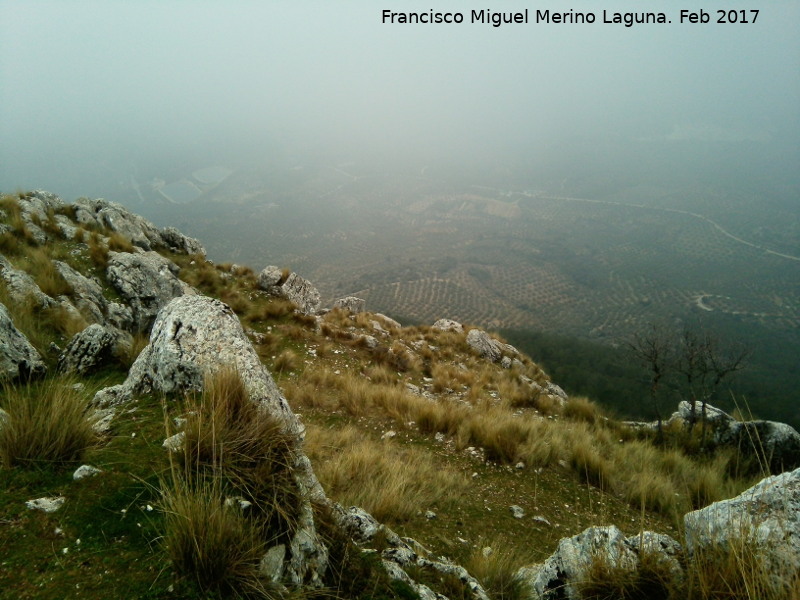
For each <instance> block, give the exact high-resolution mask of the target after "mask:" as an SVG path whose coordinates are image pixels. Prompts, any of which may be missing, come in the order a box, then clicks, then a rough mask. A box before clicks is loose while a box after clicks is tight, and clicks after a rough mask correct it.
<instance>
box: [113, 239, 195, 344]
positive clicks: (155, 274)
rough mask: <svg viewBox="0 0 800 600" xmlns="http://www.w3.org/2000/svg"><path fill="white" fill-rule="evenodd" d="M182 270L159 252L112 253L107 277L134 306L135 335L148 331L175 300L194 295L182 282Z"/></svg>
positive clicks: (131, 305) (132, 308) (130, 304)
mask: <svg viewBox="0 0 800 600" xmlns="http://www.w3.org/2000/svg"><path fill="white" fill-rule="evenodd" d="M179 270H180V269H179V268H178V265H176V264H175V263H174V262H172V261H171V260H168V259H166V258H164V257H163V256H161V255H160V254H158V253H157V252H143V253H141V254H129V253H126V252H111V253H109V260H108V267H107V269H106V276H107V277H108V280H109V282H111V285H113V286H114V288H115V289H116V290H117V291H118V292H119V294H120V296H122V297H123V298H124V299H125V301H126V302H127V303H128V305H129V306H130V309H131V313H132V316H133V321H134V329H135V331H138V332H146V331H148V330H149V329H150V326H151V325H152V324H153V321H154V320H155V318H156V315H157V314H158V311H159V310H160V309H161V308H162V307H163V306H165V305H166V304H167V303H168V302H169V301H170V300H172V299H173V298H176V297H178V296H183V295H184V294H193V293H194V290H193V289H192V288H191V287H190V286H188V285H187V284H185V283H183V282H182V281H181V280H180V279H178V271H179Z"/></svg>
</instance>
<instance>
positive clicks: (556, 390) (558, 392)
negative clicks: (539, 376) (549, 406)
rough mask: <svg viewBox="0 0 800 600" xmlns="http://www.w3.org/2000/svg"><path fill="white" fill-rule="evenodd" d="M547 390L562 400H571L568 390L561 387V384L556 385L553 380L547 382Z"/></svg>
mask: <svg viewBox="0 0 800 600" xmlns="http://www.w3.org/2000/svg"><path fill="white" fill-rule="evenodd" d="M545 392H546V393H548V394H550V395H551V396H555V397H556V398H560V399H561V400H569V396H567V392H565V391H564V390H562V389H561V386H559V385H556V384H555V383H553V382H552V381H548V382H547V387H546V388H545Z"/></svg>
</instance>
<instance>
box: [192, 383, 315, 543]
mask: <svg viewBox="0 0 800 600" xmlns="http://www.w3.org/2000/svg"><path fill="white" fill-rule="evenodd" d="M187 414H188V415H189V416H188V419H187V422H186V427H185V429H184V431H185V435H186V437H185V446H184V454H183V457H182V458H183V464H184V468H185V469H186V470H187V471H191V472H194V471H201V472H206V473H212V474H214V475H215V476H217V475H219V476H222V477H224V479H225V481H226V483H227V485H228V486H229V490H228V491H229V492H230V495H238V496H242V497H243V498H245V499H246V500H248V501H249V502H252V503H253V507H252V508H251V509H249V510H250V511H251V514H257V515H258V518H259V521H260V522H261V524H262V525H261V526H262V528H263V529H264V532H265V535H266V536H267V537H268V538H269V539H281V540H284V541H286V540H287V539H288V537H289V536H290V534H291V532H292V531H294V529H295V522H296V518H297V515H296V511H297V510H298V508H299V506H300V502H299V498H298V495H297V494H298V493H299V492H298V490H297V486H296V483H295V481H294V476H293V474H292V467H293V465H294V464H295V457H294V444H295V441H294V438H293V437H292V436H291V435H290V434H289V433H287V432H286V431H285V429H284V425H283V423H282V422H280V421H279V420H278V419H276V418H275V417H273V416H272V415H270V414H269V412H267V410H266V409H264V408H262V407H260V406H258V405H257V404H256V403H254V402H252V401H251V400H250V398H249V396H248V393H247V390H246V389H245V387H244V384H243V383H242V381H241V378H240V377H239V374H238V373H237V372H236V371H235V370H233V369H228V368H226V369H222V370H220V371H219V372H217V373H216V374H214V375H213V376H210V377H209V378H207V380H206V382H205V385H204V391H203V394H202V397H201V399H200V400H199V401H197V400H195V401H189V403H188V405H187ZM279 543H281V542H279Z"/></svg>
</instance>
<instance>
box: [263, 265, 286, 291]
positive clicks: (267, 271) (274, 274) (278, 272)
mask: <svg viewBox="0 0 800 600" xmlns="http://www.w3.org/2000/svg"><path fill="white" fill-rule="evenodd" d="M282 281H283V270H282V269H280V268H279V267H276V266H274V265H270V266H268V267H264V269H263V270H262V271H261V273H259V274H258V287H260V288H261V289H262V290H264V291H265V292H270V293H275V292H276V291H277V290H274V289H273V288H275V287H279V286H280V284H281V282H282ZM275 295H277V294H275Z"/></svg>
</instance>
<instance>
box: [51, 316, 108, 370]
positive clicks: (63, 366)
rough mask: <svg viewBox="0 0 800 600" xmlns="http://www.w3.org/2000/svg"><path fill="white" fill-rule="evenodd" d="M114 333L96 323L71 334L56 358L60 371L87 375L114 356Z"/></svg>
mask: <svg viewBox="0 0 800 600" xmlns="http://www.w3.org/2000/svg"><path fill="white" fill-rule="evenodd" d="M115 342H116V335H115V334H114V333H113V332H111V331H109V330H108V329H106V328H105V327H103V326H102V325H100V324H98V323H94V324H93V325H89V327H87V328H86V329H84V330H83V331H81V332H80V333H78V334H76V335H75V336H73V338H72V339H71V340H70V342H69V344H67V347H66V348H65V349H64V352H62V353H61V356H60V357H59V359H58V370H59V371H60V372H62V373H76V374H78V375H88V374H89V373H93V372H95V371H97V370H98V369H100V368H101V367H103V366H105V365H107V364H108V363H110V362H111V361H112V360H113V358H114V346H115Z"/></svg>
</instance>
